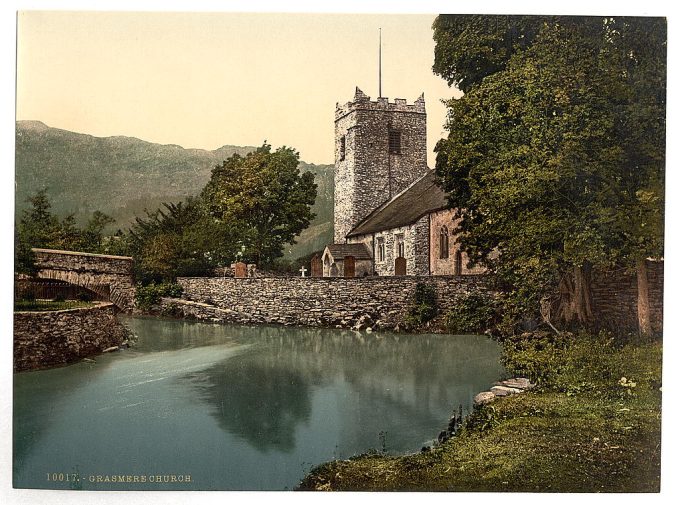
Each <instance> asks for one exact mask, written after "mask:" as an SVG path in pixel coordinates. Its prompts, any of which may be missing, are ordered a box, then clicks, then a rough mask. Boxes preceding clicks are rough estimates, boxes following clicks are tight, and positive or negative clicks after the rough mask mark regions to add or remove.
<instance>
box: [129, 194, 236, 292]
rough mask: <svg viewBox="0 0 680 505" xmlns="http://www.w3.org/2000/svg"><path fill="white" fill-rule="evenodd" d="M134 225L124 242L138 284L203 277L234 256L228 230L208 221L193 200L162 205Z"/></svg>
mask: <svg viewBox="0 0 680 505" xmlns="http://www.w3.org/2000/svg"><path fill="white" fill-rule="evenodd" d="M135 221H136V222H135V224H134V225H133V226H132V227H131V228H130V230H129V232H128V235H127V236H126V237H125V241H126V242H127V254H131V255H132V256H134V257H135V259H136V260H137V261H136V263H135V269H136V272H135V273H136V276H137V278H138V279H139V280H141V281H142V282H150V281H172V280H174V278H175V277H177V276H182V275H189V276H191V275H205V274H206V273H208V272H210V271H211V270H212V269H214V268H215V267H216V266H218V265H224V264H226V263H229V262H231V261H233V258H234V257H235V255H236V248H237V245H236V244H237V238H236V237H235V235H234V234H233V233H231V229H230V228H229V227H228V226H224V225H219V224H218V223H216V222H215V220H214V219H212V218H210V216H208V215H207V214H206V212H205V209H204V208H203V206H202V204H201V202H200V201H198V200H197V199H195V198H188V199H187V200H186V201H184V202H179V203H177V204H174V203H165V204H163V208H162V209H157V210H156V211H154V212H147V215H146V217H145V218H140V217H137V218H136V220H135Z"/></svg>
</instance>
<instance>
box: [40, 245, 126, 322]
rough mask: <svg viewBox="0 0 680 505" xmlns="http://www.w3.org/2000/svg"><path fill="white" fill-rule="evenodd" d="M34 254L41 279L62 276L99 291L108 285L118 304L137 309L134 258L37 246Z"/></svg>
mask: <svg viewBox="0 0 680 505" xmlns="http://www.w3.org/2000/svg"><path fill="white" fill-rule="evenodd" d="M33 253H34V254H35V265H36V267H37V269H38V277H39V278H42V279H58V280H62V281H66V282H69V283H71V284H75V285H77V286H83V287H85V288H88V289H91V290H93V291H96V292H98V289H100V287H101V286H102V285H108V286H109V292H110V295H109V297H110V299H111V301H112V302H113V303H114V304H116V306H118V307H119V308H120V309H122V310H124V311H128V312H129V311H132V309H133V308H134V297H135V283H134V276H133V270H132V265H133V259H132V258H131V257H129V256H112V255H107V254H91V253H83V252H78V251H61V250H56V249H37V248H35V249H33Z"/></svg>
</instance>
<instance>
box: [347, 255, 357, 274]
mask: <svg viewBox="0 0 680 505" xmlns="http://www.w3.org/2000/svg"><path fill="white" fill-rule="evenodd" d="M355 272H356V260H355V259H354V256H345V277H354V274H355Z"/></svg>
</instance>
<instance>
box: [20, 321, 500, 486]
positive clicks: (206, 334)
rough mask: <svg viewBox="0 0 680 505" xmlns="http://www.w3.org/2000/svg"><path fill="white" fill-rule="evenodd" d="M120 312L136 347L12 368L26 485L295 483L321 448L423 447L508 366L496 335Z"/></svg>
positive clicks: (330, 451) (323, 454)
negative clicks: (126, 478) (54, 478)
mask: <svg viewBox="0 0 680 505" xmlns="http://www.w3.org/2000/svg"><path fill="white" fill-rule="evenodd" d="M122 321H123V322H124V324H126V325H128V326H129V327H130V328H131V329H132V330H133V331H134V333H135V334H136V335H137V336H138V342H137V344H136V346H135V347H134V348H132V349H129V350H125V351H121V352H115V353H109V354H105V355H102V356H99V357H97V358H96V363H78V364H75V365H71V366H68V367H64V368H58V369H53V370H46V371H38V372H26V373H20V374H16V375H15V376H14V409H15V410H14V485H15V487H29V488H56V489H60V488H64V489H69V488H71V489H73V488H76V489H114V490H116V489H118V490H120V489H154V490H158V489H175V490H197V489H201V490H212V489H216V490H239V489H241V490H243V489H246V490H266V489H292V488H293V487H295V485H296V484H297V483H298V482H299V480H300V479H301V478H302V477H303V475H304V474H305V473H306V472H307V471H308V470H309V469H310V467H311V466H314V465H316V464H319V463H321V462H323V461H327V460H330V459H334V458H347V457H350V456H352V455H354V454H359V453H362V452H365V451H367V450H369V449H377V450H383V449H386V450H387V451H388V452H391V453H400V452H413V451H418V450H419V449H420V448H421V447H422V446H423V445H424V444H426V443H429V442H431V440H432V439H433V437H436V435H437V433H439V431H440V430H442V429H444V428H445V427H446V424H447V421H448V418H449V416H450V415H451V413H452V412H453V411H454V409H457V408H458V405H459V404H462V405H463V408H464V409H470V408H471V404H472V398H473V396H474V395H475V394H476V393H478V392H479V391H482V390H484V389H488V387H489V385H490V384H491V382H493V381H494V380H496V379H497V378H498V377H499V375H501V374H502V368H501V366H500V365H499V360H498V358H499V353H500V350H499V347H498V346H497V344H496V343H494V342H493V341H491V340H489V339H487V338H485V337H477V336H451V335H403V334H389V333H377V334H376V333H373V334H366V333H361V334H359V333H356V332H352V331H341V330H323V329H302V328H282V327H262V326H258V327H244V326H225V325H211V324H203V323H193V322H186V321H175V320H163V319H155V318H132V317H125V318H122ZM53 473H57V474H58V473H62V474H64V478H65V475H66V474H68V473H77V474H78V475H79V481H78V482H51V481H49V480H48V474H53ZM111 475H138V476H142V475H144V476H155V475H190V476H191V482H190V483H160V484H156V483H153V484H151V483H148V482H147V483H137V484H135V483H125V484H120V483H111V482H109V483H107V482H100V483H97V482H96V476H111ZM91 480H95V482H91Z"/></svg>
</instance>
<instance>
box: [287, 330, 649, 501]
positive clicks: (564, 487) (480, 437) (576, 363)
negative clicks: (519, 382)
mask: <svg viewBox="0 0 680 505" xmlns="http://www.w3.org/2000/svg"><path fill="white" fill-rule="evenodd" d="M503 360H504V363H505V365H506V367H507V369H508V371H509V372H510V373H511V374H512V375H514V376H528V377H529V378H531V379H532V380H534V381H536V382H537V383H538V384H539V385H538V387H537V388H536V389H535V390H532V391H530V392H527V393H524V394H520V395H515V396H512V397H506V398H502V399H496V400H495V401H494V402H493V403H491V404H489V405H486V406H483V407H478V408H476V409H475V411H474V412H473V413H472V414H471V415H470V416H469V417H468V418H467V420H466V422H465V424H464V427H463V428H462V429H461V430H460V431H459V433H458V434H457V436H455V437H453V438H452V439H451V440H449V441H448V442H445V443H444V444H442V445H441V446H438V447H436V448H434V449H432V450H431V451H429V452H422V453H418V454H413V455H408V456H401V457H389V456H385V455H380V454H368V455H363V456H358V457H356V458H353V459H351V460H344V461H332V462H329V463H326V464H323V465H321V466H319V467H317V468H315V469H314V470H312V472H311V473H310V474H309V475H308V476H307V477H306V478H305V479H304V480H303V482H302V483H301V485H300V489H313V490H384V491H388V490H418V491H428V490H433V491H434V490H441V491H571V492H579V491H584V492H598V491H602V492H617V491H625V492H635V491H646V492H651V491H657V490H658V489H659V472H660V442H661V342H658V341H656V342H643V343H640V342H638V343H628V344H617V343H615V342H613V341H612V340H610V339H607V337H606V336H599V337H586V336H579V337H573V336H566V337H555V336H550V335H546V334H543V335H538V336H537V335H531V336H528V335H525V336H524V337H517V338H514V339H511V340H508V341H506V342H504V356H503Z"/></svg>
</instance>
